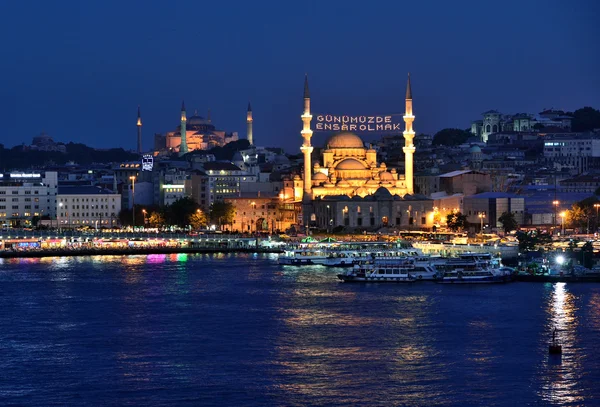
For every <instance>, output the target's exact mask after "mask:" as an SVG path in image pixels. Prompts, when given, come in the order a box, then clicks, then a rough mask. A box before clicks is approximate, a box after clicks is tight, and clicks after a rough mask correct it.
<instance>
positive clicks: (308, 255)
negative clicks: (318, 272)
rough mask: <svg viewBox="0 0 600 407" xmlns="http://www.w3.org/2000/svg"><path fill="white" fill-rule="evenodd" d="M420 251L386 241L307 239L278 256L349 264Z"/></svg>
mask: <svg viewBox="0 0 600 407" xmlns="http://www.w3.org/2000/svg"><path fill="white" fill-rule="evenodd" d="M420 254H421V253H420V252H419V251H418V250H416V249H412V248H407V246H406V245H405V244H401V243H388V242H335V241H333V242H311V243H300V244H294V245H290V246H289V247H288V248H287V249H286V250H285V252H284V253H283V254H281V255H280V256H279V260H278V262H279V264H283V265H293V266H300V265H315V264H319V265H326V266H332V267H335V266H337V267H351V266H352V265H353V264H355V263H358V262H360V261H365V260H368V259H373V258H385V259H390V258H406V257H410V256H415V255H420Z"/></svg>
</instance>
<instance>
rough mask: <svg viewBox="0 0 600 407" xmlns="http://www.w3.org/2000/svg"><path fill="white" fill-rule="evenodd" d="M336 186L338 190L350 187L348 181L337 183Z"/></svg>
mask: <svg viewBox="0 0 600 407" xmlns="http://www.w3.org/2000/svg"><path fill="white" fill-rule="evenodd" d="M337 186H338V187H340V188H348V187H350V183H349V182H348V181H346V180H345V179H343V180H341V181H339V182H338V183H337Z"/></svg>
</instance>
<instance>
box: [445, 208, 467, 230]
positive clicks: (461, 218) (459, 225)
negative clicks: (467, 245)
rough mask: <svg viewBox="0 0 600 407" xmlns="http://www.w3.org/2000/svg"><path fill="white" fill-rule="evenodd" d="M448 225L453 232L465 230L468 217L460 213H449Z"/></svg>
mask: <svg viewBox="0 0 600 407" xmlns="http://www.w3.org/2000/svg"><path fill="white" fill-rule="evenodd" d="M446 225H448V229H450V230H451V231H453V232H458V231H459V230H464V229H465V228H466V227H467V215H463V214H462V213H460V212H456V213H449V214H448V215H447V216H446Z"/></svg>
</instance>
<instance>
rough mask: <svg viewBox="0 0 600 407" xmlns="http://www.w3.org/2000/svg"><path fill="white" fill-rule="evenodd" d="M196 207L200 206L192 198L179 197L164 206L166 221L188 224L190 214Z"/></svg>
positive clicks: (171, 223)
mask: <svg viewBox="0 0 600 407" xmlns="http://www.w3.org/2000/svg"><path fill="white" fill-rule="evenodd" d="M198 209H200V207H199V206H198V204H197V203H196V201H194V200H193V199H192V198H190V197H187V196H186V197H184V198H180V199H178V200H176V201H175V202H173V203H172V204H171V205H169V206H168V207H167V208H166V211H165V212H166V213H165V215H166V218H167V222H168V223H169V224H170V225H177V226H180V227H185V226H187V225H189V220H190V216H191V215H192V214H193V213H194V212H196V210H198Z"/></svg>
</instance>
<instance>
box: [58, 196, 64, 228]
mask: <svg viewBox="0 0 600 407" xmlns="http://www.w3.org/2000/svg"><path fill="white" fill-rule="evenodd" d="M58 206H59V207H60V211H61V212H62V207H63V203H62V202H60V203H59V204H58ZM60 218H61V219H60V223H59V224H58V231H59V232H61V231H62V227H61V226H62V213H61V215H60Z"/></svg>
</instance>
